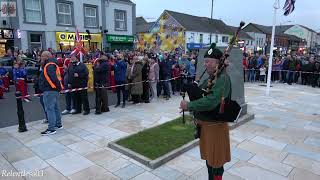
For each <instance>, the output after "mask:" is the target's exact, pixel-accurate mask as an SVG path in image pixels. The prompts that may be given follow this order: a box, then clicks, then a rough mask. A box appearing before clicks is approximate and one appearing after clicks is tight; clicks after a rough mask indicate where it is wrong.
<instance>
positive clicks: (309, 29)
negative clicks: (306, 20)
mask: <svg viewBox="0 0 320 180" xmlns="http://www.w3.org/2000/svg"><path fill="white" fill-rule="evenodd" d="M299 26H301V27H303V28H306V29H307V30H308V31H311V32H314V33H317V32H316V31H315V30H313V29H311V28H308V27H307V26H303V25H299Z"/></svg>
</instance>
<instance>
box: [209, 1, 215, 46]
mask: <svg viewBox="0 0 320 180" xmlns="http://www.w3.org/2000/svg"><path fill="white" fill-rule="evenodd" d="M213 1H214V0H211V21H212V17H213ZM211 21H210V23H211ZM211 36H212V34H211V31H210V44H211V39H212V38H211Z"/></svg>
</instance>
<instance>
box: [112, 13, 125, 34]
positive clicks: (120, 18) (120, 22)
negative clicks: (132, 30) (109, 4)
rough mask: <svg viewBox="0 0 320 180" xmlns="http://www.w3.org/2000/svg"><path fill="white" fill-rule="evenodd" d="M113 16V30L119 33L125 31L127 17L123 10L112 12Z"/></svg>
mask: <svg viewBox="0 0 320 180" xmlns="http://www.w3.org/2000/svg"><path fill="white" fill-rule="evenodd" d="M114 14H115V18H114V21H115V29H116V30H119V31H125V30H127V17H126V16H127V15H126V11H123V10H117V9H115V10H114Z"/></svg>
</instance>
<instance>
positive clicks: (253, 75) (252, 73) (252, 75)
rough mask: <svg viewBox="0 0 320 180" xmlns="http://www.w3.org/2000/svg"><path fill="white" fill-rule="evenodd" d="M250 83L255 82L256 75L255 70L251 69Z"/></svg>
mask: <svg viewBox="0 0 320 180" xmlns="http://www.w3.org/2000/svg"><path fill="white" fill-rule="evenodd" d="M248 81H249V82H253V81H255V73H254V70H253V69H250V70H249V75H248Z"/></svg>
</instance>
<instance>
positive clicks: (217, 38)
mask: <svg viewBox="0 0 320 180" xmlns="http://www.w3.org/2000/svg"><path fill="white" fill-rule="evenodd" d="M218 40H219V37H218V35H216V43H218Z"/></svg>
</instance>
